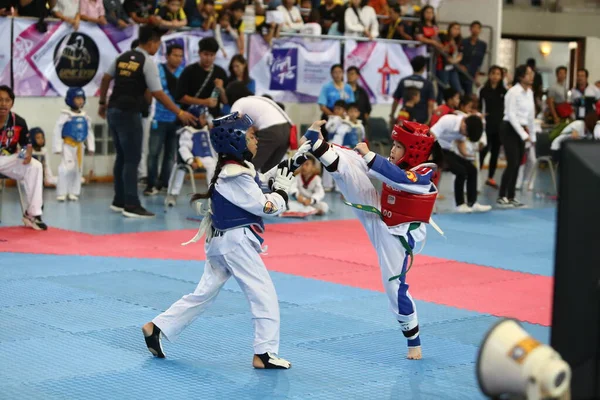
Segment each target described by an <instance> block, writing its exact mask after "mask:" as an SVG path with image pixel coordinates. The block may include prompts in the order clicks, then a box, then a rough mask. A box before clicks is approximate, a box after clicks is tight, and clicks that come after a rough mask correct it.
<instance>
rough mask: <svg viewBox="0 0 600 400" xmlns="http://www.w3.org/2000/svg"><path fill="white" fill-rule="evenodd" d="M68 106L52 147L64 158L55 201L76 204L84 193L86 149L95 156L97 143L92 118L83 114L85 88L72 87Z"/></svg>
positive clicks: (60, 166) (68, 97) (61, 118)
mask: <svg viewBox="0 0 600 400" xmlns="http://www.w3.org/2000/svg"><path fill="white" fill-rule="evenodd" d="M65 103H66V104H67V106H69V108H68V109H66V110H63V111H62V112H61V114H60V117H59V118H58V120H57V121H56V126H55V127H54V138H53V146H52V151H53V152H54V153H55V154H61V155H62V157H61V158H62V160H61V163H60V165H59V166H58V182H57V183H56V199H57V200H58V201H65V200H66V199H69V200H71V201H77V200H78V199H79V195H80V194H81V176H82V174H83V150H84V147H85V148H87V151H88V153H94V150H95V147H96V143H95V141H94V133H93V131H92V122H91V120H90V117H89V116H87V115H86V113H85V111H83V106H84V105H85V92H84V91H83V89H82V88H79V87H72V88H69V90H67V95H66V97H65Z"/></svg>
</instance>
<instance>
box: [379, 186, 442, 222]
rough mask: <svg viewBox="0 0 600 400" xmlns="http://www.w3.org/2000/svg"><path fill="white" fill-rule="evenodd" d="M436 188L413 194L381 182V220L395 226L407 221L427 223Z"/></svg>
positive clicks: (431, 211) (431, 210)
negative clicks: (432, 190)
mask: <svg viewBox="0 0 600 400" xmlns="http://www.w3.org/2000/svg"><path fill="white" fill-rule="evenodd" d="M436 197H437V190H436V191H435V192H433V193H428V194H414V193H408V192H403V191H401V190H397V189H394V188H392V187H391V186H388V185H387V184H385V183H384V184H383V189H382V190H381V213H382V214H383V222H385V224H386V225H387V226H396V225H400V224H406V223H409V222H423V223H426V224H428V223H429V219H430V218H431V214H432V213H433V207H434V205H435V199H436Z"/></svg>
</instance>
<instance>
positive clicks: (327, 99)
mask: <svg viewBox="0 0 600 400" xmlns="http://www.w3.org/2000/svg"><path fill="white" fill-rule="evenodd" d="M330 72H331V78H332V81H331V82H328V83H326V84H325V85H324V86H323V87H322V88H321V93H320V94H319V98H318V100H317V104H319V108H320V109H321V112H322V114H321V119H324V120H326V119H328V117H329V116H330V115H331V114H333V105H334V104H335V102H336V101H338V100H343V101H345V102H346V103H354V102H355V101H356V99H355V98H354V91H353V90H352V87H351V86H350V85H349V84H347V83H344V69H343V68H342V66H341V65H340V64H335V65H334V66H332V67H331V70H330ZM322 132H323V136H324V137H325V138H326V139H327V130H326V129H325V126H323V127H322Z"/></svg>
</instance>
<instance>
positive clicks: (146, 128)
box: [138, 107, 154, 178]
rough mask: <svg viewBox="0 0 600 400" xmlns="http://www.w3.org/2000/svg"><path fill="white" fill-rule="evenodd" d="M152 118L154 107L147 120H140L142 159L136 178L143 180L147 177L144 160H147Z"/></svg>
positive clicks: (146, 167) (146, 166)
mask: <svg viewBox="0 0 600 400" xmlns="http://www.w3.org/2000/svg"><path fill="white" fill-rule="evenodd" d="M153 118H154V107H152V111H151V113H150V115H149V116H148V118H142V129H143V136H142V158H141V160H140V163H139V165H138V177H140V178H145V177H147V176H148V165H147V164H146V159H147V158H148V146H149V141H150V128H152V119H153Z"/></svg>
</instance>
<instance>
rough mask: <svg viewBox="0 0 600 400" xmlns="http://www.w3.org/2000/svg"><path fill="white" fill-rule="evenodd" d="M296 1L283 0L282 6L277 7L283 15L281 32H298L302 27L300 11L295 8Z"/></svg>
mask: <svg viewBox="0 0 600 400" xmlns="http://www.w3.org/2000/svg"><path fill="white" fill-rule="evenodd" d="M295 4H296V0H283V4H281V5H280V6H279V7H277V11H280V12H281V14H282V15H283V25H281V31H282V32H299V31H300V30H301V29H302V26H303V25H304V21H303V20H302V14H300V9H299V8H298V7H296V5H295Z"/></svg>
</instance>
